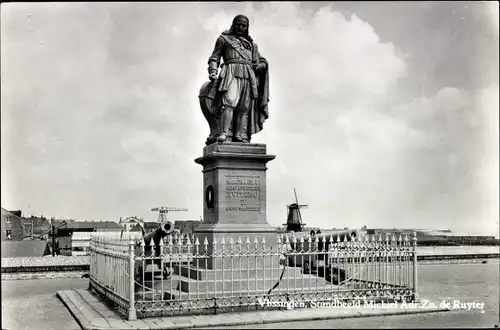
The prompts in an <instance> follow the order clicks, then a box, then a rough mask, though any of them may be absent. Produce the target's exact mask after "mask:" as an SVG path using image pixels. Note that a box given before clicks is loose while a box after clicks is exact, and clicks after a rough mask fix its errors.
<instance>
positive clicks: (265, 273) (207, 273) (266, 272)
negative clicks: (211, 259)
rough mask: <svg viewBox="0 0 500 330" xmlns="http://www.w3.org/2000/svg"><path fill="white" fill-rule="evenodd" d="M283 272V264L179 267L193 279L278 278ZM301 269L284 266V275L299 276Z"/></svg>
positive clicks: (184, 274) (181, 272)
mask: <svg viewBox="0 0 500 330" xmlns="http://www.w3.org/2000/svg"><path fill="white" fill-rule="evenodd" d="M282 272H283V266H280V265H276V267H273V268H269V269H264V268H260V269H255V267H254V268H250V269H239V268H233V269H231V268H227V269H216V270H213V269H204V268H197V267H191V266H188V267H181V268H180V275H182V276H184V277H189V278H191V279H193V280H215V279H225V280H233V279H239V278H245V279H246V278H255V277H257V278H264V277H265V278H279V276H280V275H281V273H282ZM301 274H302V269H301V268H299V267H286V269H285V275H284V276H287V277H293V276H294V277H300V276H302V275H301Z"/></svg>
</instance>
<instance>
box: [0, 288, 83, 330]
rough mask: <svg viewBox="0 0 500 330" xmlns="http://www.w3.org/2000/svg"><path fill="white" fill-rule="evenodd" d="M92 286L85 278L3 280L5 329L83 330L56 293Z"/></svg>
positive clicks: (3, 326) (3, 323)
mask: <svg viewBox="0 0 500 330" xmlns="http://www.w3.org/2000/svg"><path fill="white" fill-rule="evenodd" d="M88 285H89V281H88V280H85V279H57V280H54V279H51V280H18V281H15V280H14V281H2V329H12V330H22V329H30V330H31V329H41V330H45V329H47V330H49V329H51V330H52V329H71V330H73V329H75V330H76V329H80V326H79V325H78V324H77V323H76V321H75V320H74V319H73V317H72V316H71V314H70V313H69V311H68V310H67V308H65V307H64V306H63V304H62V303H61V301H60V300H59V299H58V298H57V297H56V292H57V291H58V290H61V289H62V290H67V289H72V288H81V289H84V288H87V287H88Z"/></svg>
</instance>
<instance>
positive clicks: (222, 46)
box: [200, 15, 269, 145]
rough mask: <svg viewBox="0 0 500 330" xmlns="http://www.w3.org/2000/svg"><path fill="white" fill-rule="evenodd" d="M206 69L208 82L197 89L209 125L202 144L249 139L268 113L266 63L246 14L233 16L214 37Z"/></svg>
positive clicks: (259, 128) (267, 68)
mask: <svg viewBox="0 0 500 330" xmlns="http://www.w3.org/2000/svg"><path fill="white" fill-rule="evenodd" d="M221 59H222V60H223V64H222V65H221ZM219 66H220V67H221V71H220V73H219V76H218V77H217V71H218V69H219ZM208 73H209V79H210V82H208V83H205V84H204V85H203V86H202V88H201V90H200V106H201V108H202V111H203V113H204V115H205V118H206V119H207V121H208V122H209V125H210V136H209V137H208V139H207V141H206V144H207V145H208V144H211V143H213V142H216V141H219V142H224V141H233V142H250V139H251V136H252V135H253V134H255V133H258V132H260V131H261V130H262V129H263V124H264V121H265V120H266V119H267V118H268V117H269V112H268V106H267V104H268V102H269V64H268V62H267V61H266V59H265V58H264V57H262V56H261V55H260V53H259V50H258V47H257V45H256V44H255V43H254V42H253V39H252V38H251V37H250V35H249V20H248V18H247V17H246V16H243V15H238V16H236V17H235V18H234V20H233V23H232V25H231V28H230V29H229V30H226V31H224V32H222V34H221V35H220V36H219V37H218V38H217V41H216V43H215V47H214V50H213V52H212V55H211V56H210V58H209V60H208Z"/></svg>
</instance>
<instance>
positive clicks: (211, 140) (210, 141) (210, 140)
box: [205, 136, 217, 146]
mask: <svg viewBox="0 0 500 330" xmlns="http://www.w3.org/2000/svg"><path fill="white" fill-rule="evenodd" d="M215 141H217V138H216V137H215V136H209V137H208V138H207V141H205V144H206V145H207V146H208V145H210V144H212V143H214V142H215Z"/></svg>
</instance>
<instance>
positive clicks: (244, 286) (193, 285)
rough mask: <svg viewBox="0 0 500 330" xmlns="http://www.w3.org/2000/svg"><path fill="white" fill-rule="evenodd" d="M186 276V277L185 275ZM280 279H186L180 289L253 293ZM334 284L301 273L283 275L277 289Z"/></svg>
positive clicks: (313, 287)
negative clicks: (291, 275) (297, 274)
mask: <svg viewBox="0 0 500 330" xmlns="http://www.w3.org/2000/svg"><path fill="white" fill-rule="evenodd" d="M183 278H184V277H183ZM278 280H279V274H277V275H276V277H275V278H269V277H268V278H266V279H261V278H255V277H254V278H247V279H234V280H227V279H226V280H223V279H217V280H212V281H196V280H192V279H189V280H184V279H182V280H181V281H180V283H179V285H180V290H181V291H183V292H194V293H196V292H212V291H223V292H243V293H253V292H255V291H266V290H270V289H271V288H272V287H274V286H275V285H276V284H277V283H278ZM331 286H332V285H331V284H330V283H329V282H328V281H326V280H325V279H323V278H319V277H317V276H314V275H301V277H295V278H293V277H285V276H284V277H283V278H282V280H281V281H279V285H278V287H277V288H276V289H275V290H289V289H291V288H305V289H309V288H311V289H313V290H315V289H316V288H322V287H331Z"/></svg>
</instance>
